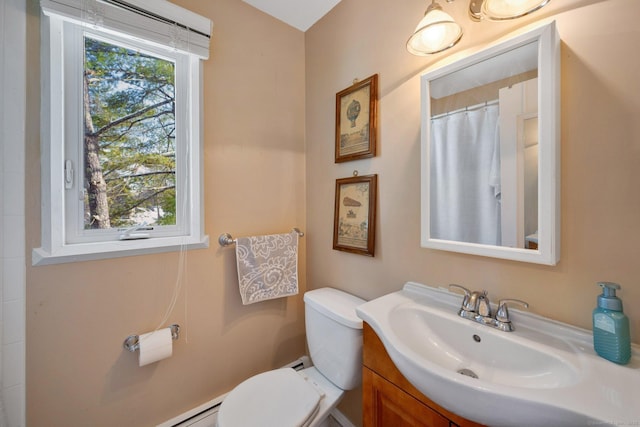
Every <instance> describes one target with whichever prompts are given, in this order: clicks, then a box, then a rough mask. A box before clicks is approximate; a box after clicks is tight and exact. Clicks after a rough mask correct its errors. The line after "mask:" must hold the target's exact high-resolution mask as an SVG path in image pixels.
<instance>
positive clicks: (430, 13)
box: [407, 3, 462, 56]
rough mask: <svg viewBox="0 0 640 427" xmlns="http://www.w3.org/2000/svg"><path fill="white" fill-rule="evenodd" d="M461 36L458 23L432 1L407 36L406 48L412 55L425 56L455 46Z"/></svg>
mask: <svg viewBox="0 0 640 427" xmlns="http://www.w3.org/2000/svg"><path fill="white" fill-rule="evenodd" d="M461 37H462V28H461V27H460V25H458V23H457V22H456V21H454V20H453V18H452V17H451V16H450V15H449V14H448V13H445V12H444V11H443V10H442V8H441V7H440V5H438V4H437V3H433V4H431V5H430V6H429V8H428V9H427V12H426V13H425V14H424V17H423V18H422V19H421V20H420V22H419V23H418V25H417V26H416V30H415V32H414V33H413V35H412V36H411V37H409V40H408V41H407V50H408V51H409V52H410V53H412V54H414V55H418V56H426V55H429V54H432V53H438V52H442V51H443V50H446V49H449V48H450V47H453V46H455V44H456V43H458V41H459V40H460V38H461Z"/></svg>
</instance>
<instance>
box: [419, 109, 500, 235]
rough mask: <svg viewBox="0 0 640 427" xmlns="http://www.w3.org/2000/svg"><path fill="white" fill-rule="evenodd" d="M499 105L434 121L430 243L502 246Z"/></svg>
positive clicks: (450, 115)
mask: <svg viewBox="0 0 640 427" xmlns="http://www.w3.org/2000/svg"><path fill="white" fill-rule="evenodd" d="M498 112H499V106H498V104H497V103H488V105H484V104H483V105H482V106H478V108H474V107H469V108H468V109H465V110H462V111H459V112H453V113H447V114H443V115H441V116H437V117H434V118H433V119H432V121H431V151H430V156H431V158H430V166H431V174H430V177H431V181H430V191H431V200H432V203H431V204H430V205H431V237H432V238H435V239H442V240H453V241H459V242H470V243H480V244H486V245H498V246H499V245H501V241H502V238H501V226H500V223H501V220H500V196H501V190H500V139H499V129H498Z"/></svg>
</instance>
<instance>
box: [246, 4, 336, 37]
mask: <svg viewBox="0 0 640 427" xmlns="http://www.w3.org/2000/svg"><path fill="white" fill-rule="evenodd" d="M243 1H244V2H245V3H249V4H250V5H251V6H253V7H255V8H257V9H260V10H261V11H263V12H264V13H267V14H269V15H271V16H273V17H274V18H277V19H279V20H281V21H283V22H285V23H287V24H289V25H291V26H292V27H295V28H297V29H299V30H300V31H303V32H304V31H307V30H308V29H309V28H310V27H311V26H312V25H313V24H315V23H316V21H318V20H319V19H320V18H322V17H323V16H324V15H326V14H327V12H329V11H330V10H331V9H333V7H334V6H335V5H337V4H338V3H340V0H243Z"/></svg>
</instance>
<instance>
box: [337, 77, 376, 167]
mask: <svg viewBox="0 0 640 427" xmlns="http://www.w3.org/2000/svg"><path fill="white" fill-rule="evenodd" d="M377 111H378V75H377V74H374V75H373V76H371V77H368V78H366V79H364V80H362V81H359V82H355V83H354V84H353V85H352V86H350V87H348V88H347V89H344V90H342V91H340V92H338V93H337V94H336V151H335V163H341V162H348V161H350V160H356V159H365V158H368V157H374V156H375V155H376V135H377V132H378V123H377V121H378V118H377V117H378V114H377Z"/></svg>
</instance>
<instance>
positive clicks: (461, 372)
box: [458, 369, 478, 378]
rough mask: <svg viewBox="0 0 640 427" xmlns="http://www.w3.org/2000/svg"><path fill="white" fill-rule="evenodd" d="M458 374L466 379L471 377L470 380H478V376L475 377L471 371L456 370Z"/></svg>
mask: <svg viewBox="0 0 640 427" xmlns="http://www.w3.org/2000/svg"><path fill="white" fill-rule="evenodd" d="M458 373H459V374H460V375H464V376H466V377H471V378H478V376H477V375H476V373H475V372H473V371H472V370H471V369H458Z"/></svg>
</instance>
